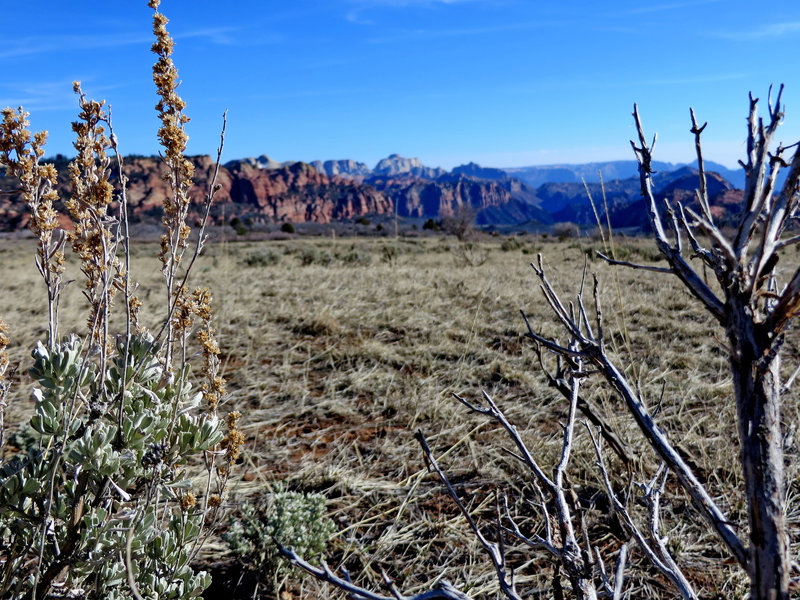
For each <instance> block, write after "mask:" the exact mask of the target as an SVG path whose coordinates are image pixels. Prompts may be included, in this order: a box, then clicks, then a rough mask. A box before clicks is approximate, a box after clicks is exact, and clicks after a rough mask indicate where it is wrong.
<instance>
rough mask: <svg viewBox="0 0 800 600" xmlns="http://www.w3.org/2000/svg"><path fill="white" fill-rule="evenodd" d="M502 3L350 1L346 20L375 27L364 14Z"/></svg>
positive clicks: (487, 0)
mask: <svg viewBox="0 0 800 600" xmlns="http://www.w3.org/2000/svg"><path fill="white" fill-rule="evenodd" d="M500 1H501V0H348V3H349V4H351V5H352V6H353V8H352V9H351V10H349V11H348V12H347V14H346V15H345V18H346V19H347V20H348V21H350V22H351V23H357V24H359V25H374V24H375V23H374V21H373V20H372V19H370V18H369V17H365V16H364V14H363V13H365V12H368V11H370V10H373V9H381V8H400V9H402V8H412V7H422V8H431V7H434V6H437V5H450V4H466V3H476V2H483V3H487V4H491V5H496V4H498V3H499V2H500Z"/></svg>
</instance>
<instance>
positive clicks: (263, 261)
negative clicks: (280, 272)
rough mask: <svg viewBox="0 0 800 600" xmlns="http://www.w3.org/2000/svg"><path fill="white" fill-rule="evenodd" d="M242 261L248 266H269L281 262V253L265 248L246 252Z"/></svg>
mask: <svg viewBox="0 0 800 600" xmlns="http://www.w3.org/2000/svg"><path fill="white" fill-rule="evenodd" d="M242 262H243V263H244V264H245V265H246V266H248V267H270V266H273V265H277V264H278V263H279V262H281V253H280V252H276V251H275V250H273V249H272V248H267V249H266V250H259V251H258V252H253V253H251V254H248V255H247V256H245V257H244V259H243V260H242Z"/></svg>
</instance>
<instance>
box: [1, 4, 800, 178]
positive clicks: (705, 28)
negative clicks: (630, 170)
mask: <svg viewBox="0 0 800 600" xmlns="http://www.w3.org/2000/svg"><path fill="white" fill-rule="evenodd" d="M2 7H3V19H5V20H8V21H10V22H11V23H14V24H16V25H15V26H14V25H12V26H8V25H7V26H6V27H4V28H3V29H4V33H3V43H2V47H0V71H2V73H3V78H2V80H0V105H2V106H13V107H16V106H19V105H23V106H24V107H25V108H26V109H27V110H28V111H29V112H30V113H31V121H32V125H33V127H34V128H35V129H47V130H48V131H49V132H50V142H49V145H48V154H55V153H56V152H60V153H63V154H67V155H70V156H71V155H72V154H73V152H72V146H71V144H72V133H71V130H70V125H69V123H70V121H71V120H73V119H74V118H75V115H76V113H77V110H76V99H75V98H74V95H73V94H72V85H71V82H72V81H73V80H76V79H77V80H80V81H82V83H83V88H84V91H85V92H86V93H87V95H89V96H90V97H93V98H98V99H99V98H105V99H107V100H108V101H109V103H110V104H111V107H112V110H113V119H114V123H115V129H116V130H117V133H118V136H119V139H120V142H121V149H122V151H123V152H124V153H126V154H127V153H139V154H152V153H155V152H157V151H158V146H157V142H156V136H155V131H156V128H157V121H156V118H155V112H154V110H153V106H154V104H155V102H156V98H155V93H154V91H153V86H152V83H151V81H150V72H151V71H150V68H151V64H152V62H153V55H152V54H151V53H150V43H151V34H150V32H151V12H152V11H151V10H150V9H149V8H148V7H147V4H146V1H145V0H142V1H136V2H134V1H131V0H115V1H112V2H108V1H107V0H105V1H102V2H100V1H95V0H83V1H82V2H80V3H78V2H63V0H59V1H58V2H56V1H50V0H46V1H41V2H36V3H31V2H28V1H18V0H2ZM32 7H34V8H32ZM161 10H162V12H164V13H165V14H166V15H167V16H168V17H169V19H170V24H169V26H168V28H169V29H170V32H171V33H172V34H173V36H174V37H175V40H176V50H175V56H174V58H175V62H176V64H177V66H178V69H179V72H180V75H181V79H182V80H183V82H184V83H183V85H182V87H181V90H180V93H181V95H182V96H183V97H184V99H185V100H186V101H187V103H188V107H187V111H186V112H187V114H188V115H189V116H190V117H191V118H192V121H191V123H190V124H189V126H188V131H189V135H190V141H189V152H191V153H193V154H210V153H213V152H214V150H215V148H216V145H217V142H218V136H219V128H220V124H221V115H222V113H223V111H224V110H225V109H226V108H227V109H228V110H229V117H228V134H227V139H226V148H225V154H224V159H233V158H241V157H245V156H257V155H260V154H267V155H269V156H271V157H272V158H274V159H276V160H280V161H284V160H305V161H311V160H315V159H323V160H324V159H335V158H352V159H355V160H358V161H362V162H366V163H368V164H369V165H370V166H374V164H375V163H376V162H377V161H378V160H379V159H380V158H382V157H385V156H387V155H389V154H391V153H395V152H396V153H399V154H401V155H403V156H416V157H419V158H420V159H421V160H422V161H423V163H425V164H427V165H430V166H442V167H445V168H451V167H453V166H455V165H458V164H462V163H465V162H469V161H475V162H478V163H480V164H483V165H485V166H497V167H513V166H523V165H533V164H554V163H578V162H588V161H602V160H616V159H630V158H632V153H631V150H630V146H629V144H628V140H630V139H631V138H632V137H633V135H634V129H633V122H632V118H631V116H630V114H631V110H632V105H633V103H634V102H638V104H639V109H640V112H641V114H642V117H643V119H644V123H645V127H646V129H647V130H648V132H651V133H652V132H653V131H658V133H659V144H658V146H657V148H656V155H655V158H656V159H659V160H667V161H672V162H679V161H688V160H691V159H692V158H693V152H694V147H693V143H692V139H691V136H690V135H689V133H688V129H689V113H688V108H689V106H693V107H694V108H695V111H696V113H697V115H698V118H699V119H700V120H701V121H709V126H708V128H707V130H706V134H705V140H706V148H707V153H706V155H707V158H709V159H711V160H716V161H718V162H722V163H724V164H726V165H728V166H733V165H735V163H736V160H737V159H738V158H740V157H742V156H743V153H744V136H745V117H746V113H747V106H748V104H747V94H748V91H750V90H753V92H754V94H755V95H756V96H758V97H761V98H762V108H764V109H765V108H766V106H765V105H766V96H767V90H768V88H769V85H770V84H771V83H775V84H780V83H785V84H786V91H785V93H784V101H785V104H786V109H787V111H786V113H787V117H786V123H785V126H784V129H783V132H782V133H779V136H778V137H779V138H780V139H781V140H783V141H784V142H785V143H786V144H789V143H793V142H795V141H797V140H798V139H800V66H799V65H800V3H798V2H796V0H793V1H791V2H790V1H784V0H779V1H777V2H771V3H769V5H768V10H767V9H763V8H758V9H757V8H755V7H754V5H753V3H752V2H744V1H739V0H734V1H724V0H652V1H650V2H648V1H646V0H636V1H634V0H630V1H629V0H625V1H607V2H596V1H595V2H589V1H575V2H546V1H537V0H324V1H322V0H320V1H311V0H289V1H286V0H284V1H281V2H276V1H274V0H235V1H229V2H206V1H204V0H193V1H185V0H164V1H163V2H162V6H161ZM32 13H33V14H32ZM11 15H15V16H14V17H13V18H12V17H11Z"/></svg>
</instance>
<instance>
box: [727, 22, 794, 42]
mask: <svg viewBox="0 0 800 600" xmlns="http://www.w3.org/2000/svg"><path fill="white" fill-rule="evenodd" d="M799 31H800V21H787V22H785V23H770V24H767V25H761V26H759V27H756V28H754V29H750V30H749V31H717V32H715V33H714V35H715V36H716V37H719V38H724V39H729V40H748V41H753V40H766V39H776V38H780V37H784V36H787V35H791V34H795V33H797V32H799Z"/></svg>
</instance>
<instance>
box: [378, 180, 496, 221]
mask: <svg viewBox="0 0 800 600" xmlns="http://www.w3.org/2000/svg"><path fill="white" fill-rule="evenodd" d="M370 183H372V184H373V185H374V186H375V187H377V188H378V189H379V190H381V191H383V192H384V193H385V194H386V195H387V196H389V197H390V198H391V199H392V201H393V202H395V203H397V212H398V214H399V215H400V216H404V217H437V216H441V217H446V216H452V215H455V214H456V213H457V212H458V210H459V208H460V207H461V206H464V205H470V206H471V207H472V208H473V209H475V212H479V211H481V210H483V209H484V208H488V207H491V206H500V205H502V204H506V203H508V202H509V201H510V200H511V193H510V192H509V191H508V190H506V189H505V188H504V187H503V186H502V185H500V184H498V183H496V182H493V181H477V180H475V179H471V178H468V177H458V176H450V177H447V178H440V179H438V180H436V181H430V180H419V179H408V178H397V179H393V178H386V179H383V178H373V179H370Z"/></svg>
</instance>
